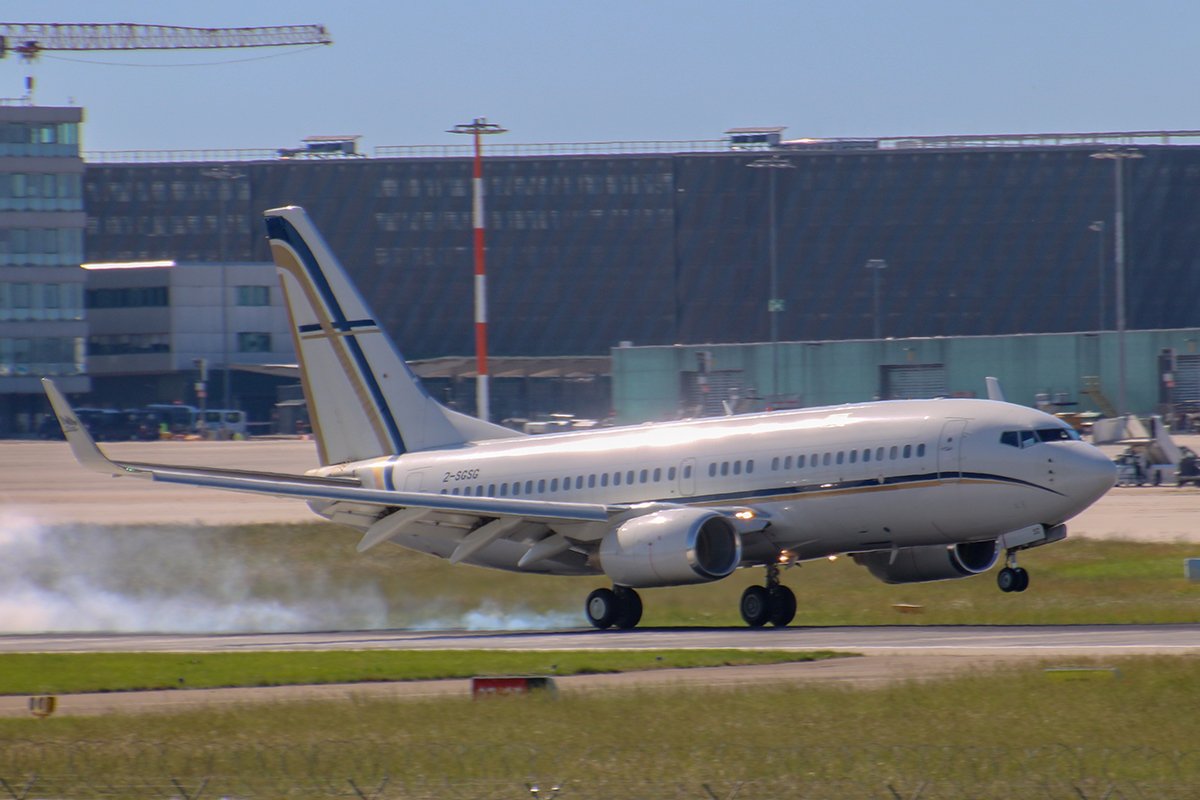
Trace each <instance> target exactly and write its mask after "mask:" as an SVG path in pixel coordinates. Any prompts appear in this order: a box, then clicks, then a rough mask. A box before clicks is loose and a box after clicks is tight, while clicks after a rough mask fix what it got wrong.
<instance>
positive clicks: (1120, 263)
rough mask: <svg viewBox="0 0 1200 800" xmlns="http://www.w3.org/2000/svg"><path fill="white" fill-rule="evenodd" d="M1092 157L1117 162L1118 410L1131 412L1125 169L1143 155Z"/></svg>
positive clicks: (1121, 153)
mask: <svg viewBox="0 0 1200 800" xmlns="http://www.w3.org/2000/svg"><path fill="white" fill-rule="evenodd" d="M1092 158H1099V159H1111V160H1112V162H1113V189H1114V192H1115V195H1116V197H1115V199H1114V202H1113V205H1114V210H1113V236H1114V241H1115V246H1114V257H1115V260H1116V265H1117V277H1116V280H1117V411H1118V412H1119V413H1120V414H1122V415H1124V414H1127V413H1128V412H1129V407H1128V405H1127V403H1126V395H1125V169H1124V164H1125V162H1126V160H1128V159H1133V158H1142V154H1141V153H1139V152H1138V151H1137V150H1105V151H1103V152H1100V153H1092Z"/></svg>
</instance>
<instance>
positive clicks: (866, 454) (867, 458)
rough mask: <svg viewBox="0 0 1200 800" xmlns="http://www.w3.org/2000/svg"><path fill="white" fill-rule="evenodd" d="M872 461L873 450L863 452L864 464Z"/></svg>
mask: <svg viewBox="0 0 1200 800" xmlns="http://www.w3.org/2000/svg"><path fill="white" fill-rule="evenodd" d="M870 460H871V448H869V447H868V448H867V449H866V450H863V463H864V464H865V463H866V462H868V461H870Z"/></svg>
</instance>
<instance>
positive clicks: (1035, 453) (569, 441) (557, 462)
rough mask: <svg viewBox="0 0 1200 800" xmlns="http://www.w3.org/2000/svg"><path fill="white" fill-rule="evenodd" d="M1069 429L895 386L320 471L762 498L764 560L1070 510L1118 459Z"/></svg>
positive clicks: (429, 540) (488, 493) (693, 501)
mask: <svg viewBox="0 0 1200 800" xmlns="http://www.w3.org/2000/svg"><path fill="white" fill-rule="evenodd" d="M1039 430H1040V431H1043V434H1042V435H1041V438H1040V439H1039V438H1038V434H1037V432H1038V431H1039ZM1069 431H1070V429H1069V428H1067V426H1066V425H1065V424H1064V423H1062V422H1061V421H1060V420H1058V419H1056V418H1054V417H1052V416H1050V415H1047V414H1044V413H1042V412H1039V411H1035V410H1033V409H1029V408H1025V407H1022V406H1016V405H1011V404H1008V403H998V402H992V401H986V400H958V399H940V400H907V401H888V402H873V403H862V404H855V405H845V406H832V407H823V408H812V409H803V410H795V411H778V412H771V413H764V414H753V415H745V416H737V417H718V418H711V419H701V420H687V421H681V422H674V423H665V424H654V425H643V426H633V427H621V428H609V429H600V430H589V431H579V432H568V433H561V434H548V435H544V436H538V437H531V438H514V439H509V440H506V439H500V440H492V441H485V442H479V443H475V444H471V445H467V446H464V447H460V448H455V449H449V450H438V451H431V452H423V453H422V452H417V453H407V454H404V455H401V456H393V457H389V458H383V459H371V460H368V461H363V462H357V463H354V464H348V465H342V466H339V467H331V468H323V469H321V470H318V471H316V473H315V474H320V475H354V476H355V477H357V478H358V479H359V480H360V481H361V482H362V483H363V485H365V486H371V487H374V488H380V489H389V490H403V491H424V492H439V493H442V494H448V495H466V496H483V497H516V498H527V499H541V500H548V501H564V502H586V503H602V504H610V505H612V504H625V505H627V504H641V503H671V504H685V505H693V506H705V505H711V506H721V507H730V506H738V505H742V504H745V505H748V506H749V505H752V506H753V508H754V509H755V510H756V511H757V513H759V514H761V515H763V516H765V517H767V518H768V519H769V521H770V524H769V526H768V527H767V529H766V530H765V531H764V540H763V541H762V542H760V544H759V547H758V548H748V550H747V552H746V553H745V560H746V561H747V562H759V561H760V559H761V558H762V557H764V553H763V552H756V550H757V551H763V550H764V547H766V548H774V549H775V550H776V551H787V552H789V553H790V554H791V555H793V556H794V557H796V558H797V559H808V558H819V557H823V556H828V555H834V554H839V553H848V552H864V551H873V550H886V549H892V548H897V547H912V546H922V545H937V544H947V545H949V544H956V543H962V542H971V541H982V540H987V539H995V538H996V537H997V536H998V535H1000V534H1003V533H1005V532H1008V531H1012V530H1016V529H1019V528H1021V527H1023V526H1028V525H1034V524H1042V525H1046V526H1053V525H1057V524H1059V523H1061V522H1063V521H1064V520H1066V519H1068V518H1070V517H1072V516H1074V515H1075V514H1077V513H1078V512H1079V511H1081V510H1083V509H1084V508H1086V507H1087V506H1088V505H1090V504H1091V503H1092V502H1094V501H1095V500H1096V499H1097V497H1099V496H1100V495H1101V494H1103V492H1104V490H1106V489H1107V486H1104V481H1103V480H1097V476H1103V475H1106V474H1109V473H1110V472H1111V465H1110V464H1109V463H1108V460H1107V459H1106V458H1105V457H1104V456H1103V455H1102V454H1101V453H1100V452H1099V451H1097V450H1096V449H1095V448H1093V447H1091V446H1090V445H1088V444H1085V443H1083V442H1080V441H1078V440H1077V437H1074V435H1073V432H1069ZM1045 432H1051V433H1045ZM1005 434H1008V435H1007V436H1006V435H1005ZM1013 434H1016V436H1013ZM1022 436H1024V437H1025V439H1024V443H1025V446H1021V445H1022V438H1021V437H1022ZM1007 440H1014V441H1015V442H1016V444H1015V445H1014V444H1010V443H1007ZM316 509H317V510H318V513H320V507H319V505H318V506H317V507H316ZM339 521H342V522H345V521H347V520H346V519H341V520H339ZM431 524H432V523H431ZM430 533H431V532H430V531H429V530H423V529H422V526H421V525H419V524H418V525H415V526H410V528H409V529H408V530H407V531H406V532H405V533H403V534H401V535H399V536H397V537H396V538H395V539H394V541H396V542H398V543H400V544H404V545H406V546H408V547H414V548H416V549H419V550H424V551H426V552H431V553H434V554H437V555H442V556H445V555H448V548H449V546H448V545H446V544H444V542H446V541H447V540H446V538H445V537H437V536H432V535H430ZM444 550H445V551H447V552H442V551H444ZM521 552H523V550H522V549H521V548H515V547H508V546H505V543H502V542H497V543H496V546H492V547H489V548H485V549H483V550H482V551H480V552H479V553H477V554H475V555H474V557H473V558H471V559H467V560H468V561H469V562H470V563H477V564H480V565H484V566H489V567H498V568H503V569H517V566H516V560H517V559H518V558H519V555H520V553H521ZM765 557H767V558H769V557H770V554H769V553H766V554H765ZM539 571H542V570H539ZM545 571H556V570H553V569H546V570H545ZM562 571H564V572H578V571H579V570H578V569H576V568H574V567H572V568H569V569H565V570H562Z"/></svg>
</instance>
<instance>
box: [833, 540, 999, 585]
mask: <svg viewBox="0 0 1200 800" xmlns="http://www.w3.org/2000/svg"><path fill="white" fill-rule="evenodd" d="M892 554H893V551H891V550H876V551H874V552H871V553H857V554H855V556H854V560H855V561H856V562H857V563H859V564H861V565H863V566H864V567H866V568H867V569H868V570H869V571H870V573H871V574H872V575H874V576H875V577H876V578H878V579H879V580H881V581H883V582H884V583H921V582H924V581H945V580H953V579H955V578H967V577H970V576H971V575H978V574H979V573H981V572H987V571H988V570H989V569H991V568H992V565H994V564H995V563H996V559H997V558H999V556H1000V547H999V545H997V543H996V542H995V541H994V540H990V541H986V542H964V543H962V544H956V545H950V546H946V545H940V544H934V545H927V546H924V547H901V548H900V549H899V550H896V551H895V558H893V557H892Z"/></svg>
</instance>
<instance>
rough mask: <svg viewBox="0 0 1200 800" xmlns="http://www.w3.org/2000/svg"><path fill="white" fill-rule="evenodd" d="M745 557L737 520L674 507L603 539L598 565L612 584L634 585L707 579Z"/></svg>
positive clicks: (723, 574)
mask: <svg viewBox="0 0 1200 800" xmlns="http://www.w3.org/2000/svg"><path fill="white" fill-rule="evenodd" d="M741 560H742V539H741V537H740V536H738V533H737V531H736V530H735V529H734V527H733V523H731V522H730V521H729V520H727V519H725V517H723V516H721V515H720V514H718V513H716V512H714V511H707V510H705V509H702V508H670V509H666V510H665V511H655V512H653V513H650V514H645V515H643V516H640V517H634V518H633V519H631V520H629V521H627V522H624V523H622V524H621V525H620V526H619V527H617V528H615V529H613V530H611V531H609V532H608V534H607V535H605V537H604V539H603V540H601V542H600V566H601V568H602V569H603V570H604V573H605V574H606V575H608V577H610V578H612V579H613V582H614V583H617V584H620V585H621V586H631V587H634V588H649V587H652V586H679V585H682V584H688V583H707V582H708V581H715V580H720V579H721V578H724V577H726V576H728V575H729V574H730V573H732V572H733V571H734V570H735V569H737V566H738V563H739V562H741Z"/></svg>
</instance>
